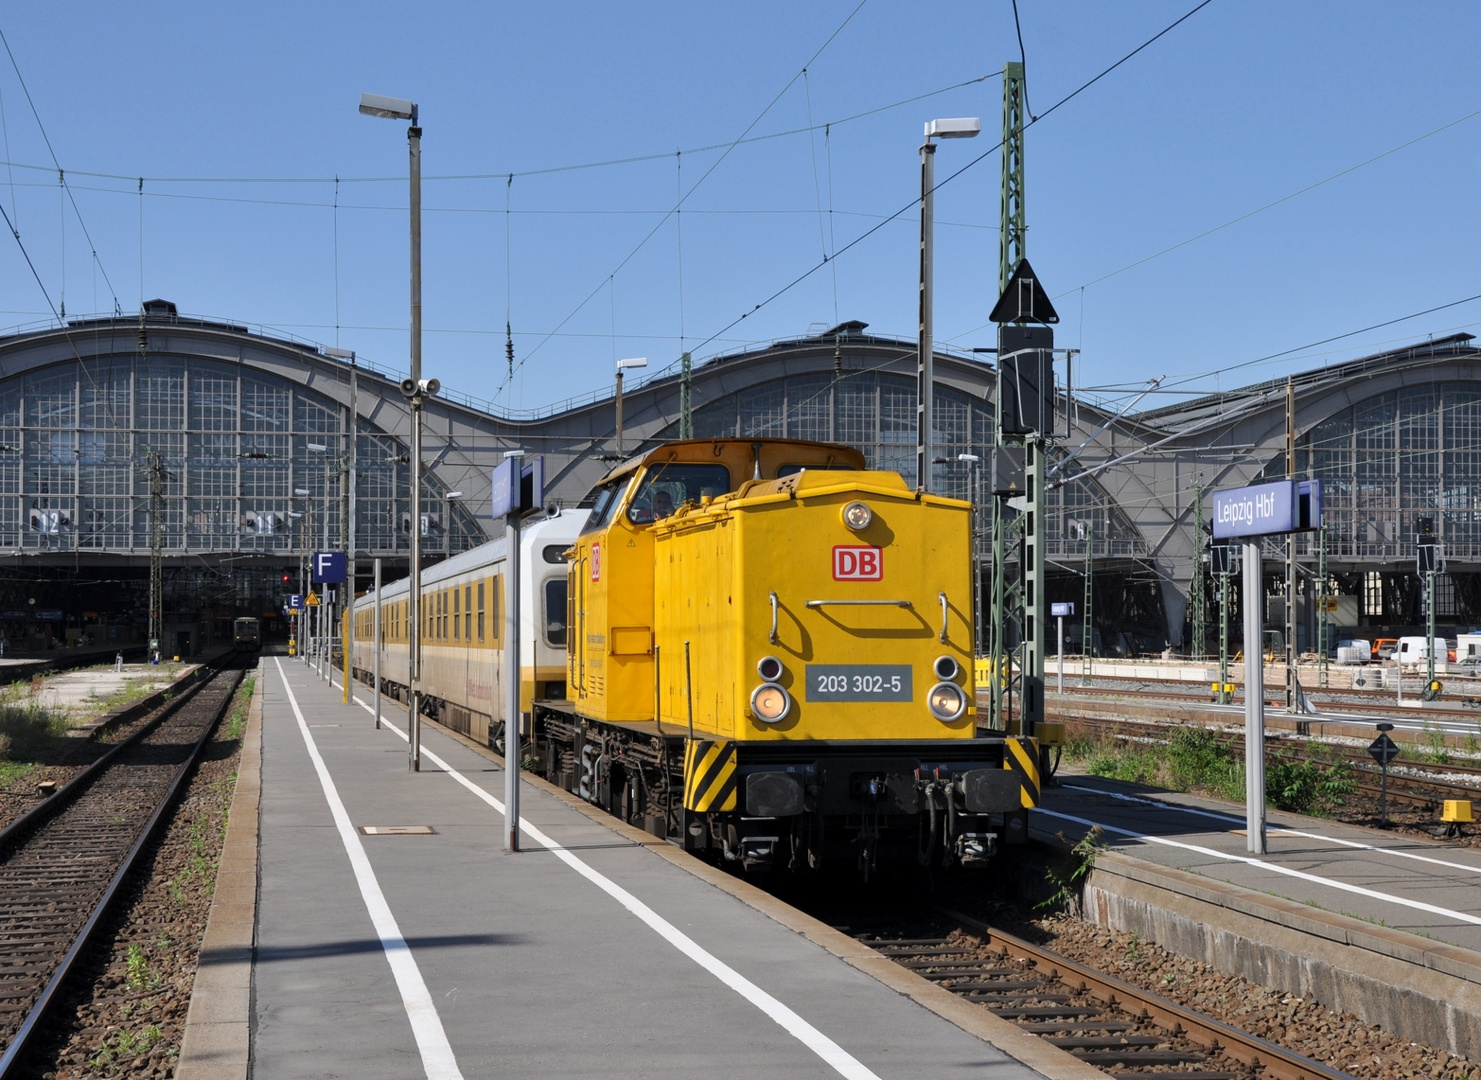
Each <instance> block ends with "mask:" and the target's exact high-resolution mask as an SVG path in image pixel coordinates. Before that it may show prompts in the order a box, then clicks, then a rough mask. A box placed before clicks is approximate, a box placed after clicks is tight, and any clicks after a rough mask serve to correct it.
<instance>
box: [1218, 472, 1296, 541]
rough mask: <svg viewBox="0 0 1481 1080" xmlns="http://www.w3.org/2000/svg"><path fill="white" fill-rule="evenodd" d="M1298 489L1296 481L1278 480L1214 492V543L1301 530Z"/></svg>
mask: <svg viewBox="0 0 1481 1080" xmlns="http://www.w3.org/2000/svg"><path fill="white" fill-rule="evenodd" d="M1296 487H1297V485H1296V481H1294V480H1275V481H1272V482H1270V483H1266V484H1251V485H1250V486H1249V487H1242V488H1233V489H1232V490H1229V491H1216V492H1214V539H1215V540H1233V539H1236V538H1241V537H1246V536H1269V535H1271V534H1272V533H1288V532H1291V531H1293V530H1294V529H1296V528H1298V527H1299V523H1298V520H1297V509H1296V497H1297V490H1296Z"/></svg>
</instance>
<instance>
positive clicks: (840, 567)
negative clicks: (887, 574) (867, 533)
mask: <svg viewBox="0 0 1481 1080" xmlns="http://www.w3.org/2000/svg"><path fill="white" fill-rule="evenodd" d="M833 580H834V581H883V580H884V552H883V551H881V550H880V549H879V548H877V547H858V546H852V545H847V544H840V545H838V546H837V547H835V548H834V549H833Z"/></svg>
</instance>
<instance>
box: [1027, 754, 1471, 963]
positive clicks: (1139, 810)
mask: <svg viewBox="0 0 1481 1080" xmlns="http://www.w3.org/2000/svg"><path fill="white" fill-rule="evenodd" d="M1034 817H1035V819H1036V821H1035V823H1034V824H1035V829H1036V831H1038V832H1039V833H1041V834H1043V833H1055V832H1060V831H1063V832H1064V833H1065V835H1066V837H1067V838H1069V839H1072V840H1077V839H1079V838H1080V837H1082V836H1084V835H1085V833H1087V832H1088V831H1089V830H1090V828H1091V827H1092V826H1094V825H1099V826H1100V827H1101V829H1102V831H1103V833H1104V840H1105V843H1106V844H1107V845H1108V846H1109V847H1111V848H1113V849H1115V850H1117V851H1119V852H1121V853H1123V854H1128V855H1134V856H1135V857H1136V858H1138V859H1141V860H1144V861H1146V862H1149V863H1153V864H1156V865H1159V866H1164V867H1169V868H1176V869H1178V870H1181V871H1183V872H1185V873H1190V874H1194V875H1197V876H1199V877H1202V878H1206V879H1208V880H1210V881H1221V882H1227V883H1228V884H1230V885H1233V886H1236V887H1239V888H1243V889H1247V890H1249V891H1251V892H1255V893H1262V894H1265V895H1269V896H1275V897H1284V898H1288V899H1291V900H1294V901H1296V902H1297V903H1299V904H1301V905H1303V906H1305V907H1307V908H1310V909H1317V910H1325V911H1335V912H1340V913H1343V914H1347V915H1350V916H1352V917H1354V918H1356V919H1358V920H1360V921H1366V922H1369V923H1372V924H1374V925H1380V926H1386V927H1390V928H1392V929H1395V930H1402V931H1406V932H1408V933H1410V934H1415V935H1424V936H1426V937H1428V938H1429V939H1432V940H1435V941H1442V942H1446V943H1449V944H1451V945H1455V946H1458V947H1460V948H1463V949H1467V950H1470V951H1472V952H1476V953H1477V954H1478V960H1481V850H1476V849H1472V848H1466V847H1458V846H1456V845H1451V844H1442V843H1438V842H1437V843H1430V842H1427V841H1425V840H1423V839H1420V838H1417V837H1414V836H1410V835H1403V834H1396V833H1392V832H1387V831H1383V830H1377V829H1364V828H1360V827H1357V826H1351V825H1343V824H1341V823H1338V822H1334V821H1326V820H1322V819H1318V818H1308V817H1302V816H1299V815H1296V814H1286V813H1282V812H1280V811H1271V812H1270V813H1269V815H1268V829H1267V854H1265V855H1250V854H1249V853H1248V852H1247V851H1246V850H1245V849H1246V837H1245V828H1244V825H1245V821H1244V808H1243V807H1242V806H1232V805H1230V804H1228V803H1221V802H1218V801H1215V800H1213V799H1206V798H1201V797H1199V796H1196V795H1186V794H1176V793H1167V792H1148V791H1139V790H1137V789H1136V787H1135V786H1134V785H1130V784H1123V783H1118V782H1116V781H1109V780H1104V779H1101V778H1099V777H1095V776H1086V775H1061V776H1060V777H1059V783H1058V784H1057V785H1053V786H1046V787H1045V788H1044V792H1043V804H1042V806H1041V808H1040V810H1039V811H1038V813H1037V814H1035V815H1034ZM1472 828H1476V826H1472Z"/></svg>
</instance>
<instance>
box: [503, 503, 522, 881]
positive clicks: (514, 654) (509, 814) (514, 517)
mask: <svg viewBox="0 0 1481 1080" xmlns="http://www.w3.org/2000/svg"><path fill="white" fill-rule="evenodd" d="M505 520H506V522H507V523H508V524H507V525H506V526H505V530H504V547H505V555H504V850H505V851H509V852H515V851H518V850H519V760H520V745H519V509H518V506H516V508H515V510H514V511H513V512H512V513H511V514H510V515H509V516H508V517H507V518H506V519H505Z"/></svg>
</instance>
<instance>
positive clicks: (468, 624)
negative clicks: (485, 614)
mask: <svg viewBox="0 0 1481 1080" xmlns="http://www.w3.org/2000/svg"><path fill="white" fill-rule="evenodd" d="M463 640H464V641H472V640H473V586H472V585H464V586H463Z"/></svg>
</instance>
